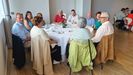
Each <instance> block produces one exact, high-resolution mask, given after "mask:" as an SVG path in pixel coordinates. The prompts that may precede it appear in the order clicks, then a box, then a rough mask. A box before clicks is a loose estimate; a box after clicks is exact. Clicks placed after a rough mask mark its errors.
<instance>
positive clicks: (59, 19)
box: [54, 10, 66, 23]
mask: <svg viewBox="0 0 133 75" xmlns="http://www.w3.org/2000/svg"><path fill="white" fill-rule="evenodd" d="M65 20H66V19H65V15H64V14H63V11H62V10H61V11H58V13H57V15H56V16H55V18H54V22H55V23H65Z"/></svg>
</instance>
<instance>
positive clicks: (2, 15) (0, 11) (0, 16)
mask: <svg viewBox="0 0 133 75" xmlns="http://www.w3.org/2000/svg"><path fill="white" fill-rule="evenodd" d="M3 17H4V10H3V2H2V0H0V19H1V18H3Z"/></svg>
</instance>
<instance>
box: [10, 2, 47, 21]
mask: <svg viewBox="0 0 133 75" xmlns="http://www.w3.org/2000/svg"><path fill="white" fill-rule="evenodd" d="M9 3H10V11H11V12H14V13H15V14H16V12H22V13H23V14H24V17H25V13H26V11H28V10H29V11H31V12H32V13H33V16H35V15H36V13H38V12H41V13H42V14H43V17H44V19H45V21H46V22H47V23H49V22H50V15H49V0H9ZM15 14H14V15H12V17H13V18H15Z"/></svg>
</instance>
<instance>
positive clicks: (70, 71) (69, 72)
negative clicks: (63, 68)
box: [69, 67, 71, 75]
mask: <svg viewBox="0 0 133 75" xmlns="http://www.w3.org/2000/svg"><path fill="white" fill-rule="evenodd" d="M69 68H70V67H69ZM69 75H71V68H70V72H69Z"/></svg>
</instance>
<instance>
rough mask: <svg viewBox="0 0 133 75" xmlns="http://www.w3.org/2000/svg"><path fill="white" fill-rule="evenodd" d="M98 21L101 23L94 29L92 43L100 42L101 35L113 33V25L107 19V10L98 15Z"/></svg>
mask: <svg viewBox="0 0 133 75" xmlns="http://www.w3.org/2000/svg"><path fill="white" fill-rule="evenodd" d="M100 21H101V23H102V25H101V26H100V27H99V28H98V30H97V31H96V34H95V36H94V37H93V38H92V39H91V40H92V41H93V42H94V43H98V42H100V40H101V39H102V37H103V36H106V35H110V34H113V33H114V28H113V25H112V24H111V23H110V21H109V14H108V12H102V13H101V16H100Z"/></svg>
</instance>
